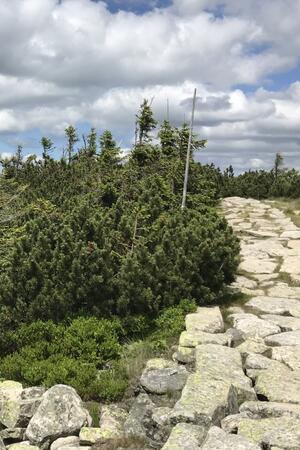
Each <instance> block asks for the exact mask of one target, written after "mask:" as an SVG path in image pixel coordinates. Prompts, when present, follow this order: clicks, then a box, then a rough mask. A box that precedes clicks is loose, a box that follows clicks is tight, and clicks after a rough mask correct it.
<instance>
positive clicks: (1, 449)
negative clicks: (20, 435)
mask: <svg viewBox="0 0 300 450" xmlns="http://www.w3.org/2000/svg"><path fill="white" fill-rule="evenodd" d="M0 450H5V445H4V442H3V440H2V438H0Z"/></svg>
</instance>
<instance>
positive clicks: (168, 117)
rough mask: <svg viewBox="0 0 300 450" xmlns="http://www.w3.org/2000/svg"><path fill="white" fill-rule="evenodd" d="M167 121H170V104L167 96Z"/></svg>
mask: <svg viewBox="0 0 300 450" xmlns="http://www.w3.org/2000/svg"><path fill="white" fill-rule="evenodd" d="M167 121H168V122H170V104H169V99H168V98H167Z"/></svg>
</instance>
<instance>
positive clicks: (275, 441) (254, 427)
mask: <svg viewBox="0 0 300 450" xmlns="http://www.w3.org/2000/svg"><path fill="white" fill-rule="evenodd" d="M238 435H241V436H244V437H245V438H247V439H249V440H250V441H253V442H256V443H257V444H259V445H264V446H265V448H274V446H276V447H279V448H282V449H294V450H297V449H299V448H300V420H298V419H295V418H293V417H280V418H271V419H260V420H255V419H244V420H242V421H241V422H240V425H239V429H238ZM267 446H268V447H267Z"/></svg>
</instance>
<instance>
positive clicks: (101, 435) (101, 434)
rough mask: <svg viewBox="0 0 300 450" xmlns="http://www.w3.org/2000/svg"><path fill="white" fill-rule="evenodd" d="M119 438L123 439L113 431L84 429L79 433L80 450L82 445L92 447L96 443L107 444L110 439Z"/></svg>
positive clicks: (94, 428) (93, 428) (92, 428)
mask: <svg viewBox="0 0 300 450" xmlns="http://www.w3.org/2000/svg"><path fill="white" fill-rule="evenodd" d="M119 437H121V436H120V434H119V433H114V431H113V430H105V429H102V428H100V427H98V428H96V427H82V428H81V430H80V433H79V439H80V448H81V445H84V446H86V445H87V446H90V445H93V444H95V443H96V442H100V443H101V444H105V443H106V442H107V441H109V440H110V439H116V438H119ZM64 450H65V449H64Z"/></svg>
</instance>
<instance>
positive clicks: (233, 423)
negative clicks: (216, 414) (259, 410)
mask: <svg viewBox="0 0 300 450" xmlns="http://www.w3.org/2000/svg"><path fill="white" fill-rule="evenodd" d="M245 418H249V416H248V415H247V414H246V413H239V414H231V415H230V416H227V417H225V418H224V419H223V420H222V421H221V427H222V430H224V431H226V433H234V434H237V432H238V428H239V424H240V422H241V420H242V419H245Z"/></svg>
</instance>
